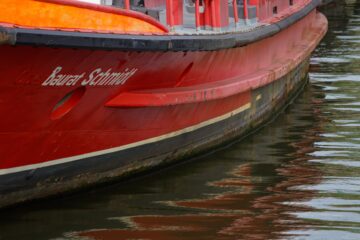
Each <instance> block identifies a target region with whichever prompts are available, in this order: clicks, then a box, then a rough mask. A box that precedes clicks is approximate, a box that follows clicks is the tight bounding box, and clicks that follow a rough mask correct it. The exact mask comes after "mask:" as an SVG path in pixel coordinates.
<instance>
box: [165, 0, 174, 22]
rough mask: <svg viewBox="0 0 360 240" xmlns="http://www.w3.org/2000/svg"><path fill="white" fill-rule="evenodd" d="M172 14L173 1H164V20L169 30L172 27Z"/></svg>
mask: <svg viewBox="0 0 360 240" xmlns="http://www.w3.org/2000/svg"><path fill="white" fill-rule="evenodd" d="M173 14H174V6H173V0H166V20H167V24H168V25H169V26H170V28H172V27H173V26H174V16H173Z"/></svg>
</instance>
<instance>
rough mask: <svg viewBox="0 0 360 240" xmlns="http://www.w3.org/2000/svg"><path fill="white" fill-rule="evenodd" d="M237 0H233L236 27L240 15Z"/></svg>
mask: <svg viewBox="0 0 360 240" xmlns="http://www.w3.org/2000/svg"><path fill="white" fill-rule="evenodd" d="M236 1H237V0H233V8H234V21H235V27H236V24H237V23H238V22H239V15H238V8H237V2H236Z"/></svg>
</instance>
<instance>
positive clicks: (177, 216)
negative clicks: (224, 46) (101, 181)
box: [0, 1, 360, 240]
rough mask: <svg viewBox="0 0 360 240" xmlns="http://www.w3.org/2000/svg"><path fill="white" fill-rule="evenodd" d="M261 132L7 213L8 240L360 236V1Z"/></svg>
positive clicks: (332, 11)
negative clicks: (148, 172)
mask: <svg viewBox="0 0 360 240" xmlns="http://www.w3.org/2000/svg"><path fill="white" fill-rule="evenodd" d="M339 2H342V3H343V4H338V6H337V7H335V8H332V7H329V9H327V10H326V13H327V15H328V18H329V21H330V30H329V33H328V35H327V37H326V38H325V39H324V41H323V42H322V43H321V45H320V46H319V47H318V49H317V50H316V52H315V53H314V55H313V58H312V60H311V73H310V84H309V85H308V86H307V87H306V88H305V90H304V92H303V93H302V94H301V95H300V96H299V98H298V99H297V100H295V102H294V103H293V104H292V105H291V106H290V107H289V108H288V109H286V111H285V112H284V113H282V114H281V115H280V116H279V117H278V118H277V119H276V121H274V122H272V123H270V124H269V125H267V126H266V127H265V128H263V129H261V130H260V131H258V132H257V133H256V134H254V135H252V136H250V137H248V138H246V140H243V141H241V142H238V143H235V144H233V145H232V146H230V147H228V148H226V149H224V150H221V151H218V152H216V153H213V154H210V155H208V156H205V157H203V158H201V159H197V160H196V161H191V162H187V163H184V164H182V165H180V166H176V167H174V168H171V169H167V170H166V171H163V172H160V173H156V174H154V175H152V176H147V177H145V178H142V179H137V180H134V181H131V182H127V183H121V184H117V185H112V186H109V187H108V188H106V189H104V188H103V189H97V190H93V191H92V192H86V193H80V194H77V195H75V196H71V197H70V196H69V197H64V198H62V199H55V200H50V201H47V202H46V203H44V202H38V203H33V204H30V205H26V206H22V207H19V208H16V209H11V210H7V211H2V212H0V239H39V240H40V239H63V240H65V239H66V240H68V239H105V240H110V239H117V240H121V239H170V240H171V239H174V240H176V239H184V240H185V239H197V240H201V239H224V240H225V239H360V150H359V147H360V1H359V3H357V2H356V1H348V4H347V5H346V4H345V1H339Z"/></svg>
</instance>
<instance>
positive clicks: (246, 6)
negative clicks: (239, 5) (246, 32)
mask: <svg viewBox="0 0 360 240" xmlns="http://www.w3.org/2000/svg"><path fill="white" fill-rule="evenodd" d="M243 2H244V19H245V23H247V21H248V19H249V13H248V3H247V0H243Z"/></svg>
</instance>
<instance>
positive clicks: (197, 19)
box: [195, 0, 200, 31]
mask: <svg viewBox="0 0 360 240" xmlns="http://www.w3.org/2000/svg"><path fill="white" fill-rule="evenodd" d="M195 26H196V31H198V30H200V0H195Z"/></svg>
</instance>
